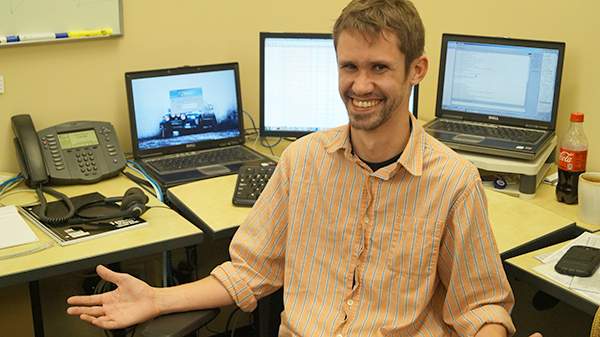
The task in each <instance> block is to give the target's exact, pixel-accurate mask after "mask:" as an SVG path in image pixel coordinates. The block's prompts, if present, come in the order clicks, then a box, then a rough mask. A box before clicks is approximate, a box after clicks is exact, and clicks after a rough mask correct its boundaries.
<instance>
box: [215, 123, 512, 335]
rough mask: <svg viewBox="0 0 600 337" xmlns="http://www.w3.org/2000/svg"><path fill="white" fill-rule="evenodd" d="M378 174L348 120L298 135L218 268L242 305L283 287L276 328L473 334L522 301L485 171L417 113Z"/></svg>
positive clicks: (502, 319)
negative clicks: (510, 277) (436, 135)
mask: <svg viewBox="0 0 600 337" xmlns="http://www.w3.org/2000/svg"><path fill="white" fill-rule="evenodd" d="M412 124H413V128H412V131H411V135H410V139H409V143H408V145H407V146H406V149H405V150H404V151H403V153H402V155H401V156H400V159H399V160H398V162H395V163H393V164H390V165H388V166H386V167H383V168H380V169H379V170H377V172H372V171H371V169H369V167H368V166H367V165H365V164H364V163H363V162H362V161H361V160H360V159H359V158H358V157H356V156H355V155H354V154H353V153H352V148H351V144H350V138H349V127H348V126H345V127H340V128H336V129H331V130H327V131H322V132H316V133H313V134H310V135H308V136H306V137H303V138H301V139H299V140H298V141H296V142H294V143H293V144H291V145H290V146H289V147H288V149H286V151H285V152H284V154H283V155H282V158H281V161H280V162H279V164H278V166H277V169H276V172H275V173H274V175H273V177H272V178H271V179H270V182H269V184H268V186H267V188H266V190H265V191H264V192H263V194H262V196H261V198H260V200H258V202H257V203H256V204H255V206H254V208H253V209H252V211H251V212H250V214H249V216H248V218H247V219H246V221H245V222H244V224H242V225H241V226H240V228H239V230H238V231H237V233H236V234H235V236H234V238H233V240H232V242H231V246H230V253H231V262H226V263H224V264H222V265H221V266H218V267H217V268H215V269H214V270H213V272H212V274H213V275H215V276H216V277H217V278H218V279H219V280H220V281H221V282H222V283H223V284H224V285H225V286H226V287H227V289H228V290H229V292H230V294H231V296H232V297H233V299H234V301H235V302H236V304H237V305H238V306H239V307H240V308H242V309H243V310H246V311H251V310H254V309H255V308H256V305H257V300H258V299H259V298H262V297H264V296H266V295H268V294H270V293H272V292H274V291H276V290H277V289H278V288H280V287H283V289H284V307H285V309H284V312H283V313H282V315H281V318H282V324H281V326H280V329H279V335H280V336H305V337H308V336H344V337H345V336H473V335H474V334H475V333H476V332H477V331H478V329H479V328H480V327H481V326H482V325H484V324H486V323H499V324H503V325H504V326H505V327H506V328H507V330H508V332H509V334H512V333H514V330H515V329H514V326H513V323H512V320H511V318H510V314H509V312H510V310H511V309H512V306H513V303H514V299H513V294H512V291H511V289H510V285H509V283H508V281H507V278H506V276H505V274H504V270H503V268H502V263H501V261H500V257H499V252H498V249H497V246H496V243H495V241H494V237H493V234H492V231H491V229H490V225H489V222H488V218H487V214H486V212H487V211H486V209H487V202H486V199H485V194H484V192H483V187H482V185H481V180H480V178H479V175H478V172H477V169H476V168H475V167H473V165H472V164H470V163H469V162H468V161H466V160H465V159H463V158H462V157H460V156H458V155H457V154H455V153H454V152H452V151H451V150H449V149H448V148H447V147H445V146H443V145H442V144H440V143H439V142H438V141H436V140H435V139H433V138H432V137H431V136H429V135H428V134H426V133H425V132H424V130H423V128H422V127H421V126H420V125H419V123H418V122H417V121H416V120H415V119H414V118H413V119H412Z"/></svg>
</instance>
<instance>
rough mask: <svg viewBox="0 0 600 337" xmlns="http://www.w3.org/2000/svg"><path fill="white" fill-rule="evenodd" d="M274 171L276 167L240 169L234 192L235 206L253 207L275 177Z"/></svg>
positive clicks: (245, 167)
mask: <svg viewBox="0 0 600 337" xmlns="http://www.w3.org/2000/svg"><path fill="white" fill-rule="evenodd" d="M273 171H275V166H258V165H257V166H242V167H240V171H239V173H238V179H237V182H236V184H235V190H234V192H233V200H232V201H233V204H234V205H236V206H247V207H252V206H253V205H254V202H255V201H256V200H257V199H258V197H259V196H260V194H261V193H262V191H263V189H264V188H265V186H266V185H267V182H268V181H269V178H271V176H272V175H273Z"/></svg>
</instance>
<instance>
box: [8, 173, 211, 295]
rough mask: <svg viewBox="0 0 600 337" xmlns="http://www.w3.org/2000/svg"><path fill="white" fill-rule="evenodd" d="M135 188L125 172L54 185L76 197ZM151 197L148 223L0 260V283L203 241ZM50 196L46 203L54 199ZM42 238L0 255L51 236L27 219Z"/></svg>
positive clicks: (22, 196) (18, 198) (25, 196)
mask: <svg viewBox="0 0 600 337" xmlns="http://www.w3.org/2000/svg"><path fill="white" fill-rule="evenodd" d="M134 186H137V185H136V184H135V183H134V182H132V181H131V180H129V179H128V178H126V177H125V176H123V175H119V176H117V177H115V178H112V179H109V180H105V181H103V182H99V183H97V184H93V185H76V186H61V187H56V189H57V190H60V191H61V192H62V193H65V194H67V195H68V196H77V195H81V194H86V193H89V192H90V191H98V192H100V193H102V194H103V195H105V196H106V197H115V196H122V195H123V194H124V193H125V191H126V190H127V189H128V188H130V187H134ZM146 194H148V195H149V196H150V201H149V202H148V205H149V206H155V207H153V208H151V209H149V210H148V211H147V212H146V213H144V215H143V216H142V217H143V218H144V219H145V220H146V221H147V222H148V226H144V227H141V228H135V229H132V230H129V231H125V232H121V233H115V234H112V235H108V236H105V237H100V238H96V239H93V240H89V241H84V242H79V243H76V244H73V245H70V246H64V247H61V246H60V245H58V244H54V246H53V247H51V248H48V249H44V250H42V251H39V252H36V253H33V254H29V255H25V256H20V257H15V258H10V259H6V260H0V287H5V286H10V285H14V284H19V283H25V282H30V281H35V280H39V279H43V278H46V277H51V276H55V275H61V274H65V273H69V272H73V271H77V270H81V269H86V268H92V267H95V266H96V265H98V264H109V263H114V262H119V261H123V260H126V259H131V258H137V257H141V256H146V255H151V254H155V253H160V252H163V251H167V250H171V249H176V248H180V247H185V246H190V245H195V244H198V243H201V242H202V241H203V233H202V231H201V230H199V229H198V228H197V227H196V226H194V225H193V224H191V223H190V222H189V221H187V220H186V219H184V218H183V217H182V216H180V215H179V214H178V213H176V212H175V211H173V210H172V209H170V208H168V207H167V206H165V205H164V204H163V203H161V202H160V201H159V200H158V199H156V198H154V197H152V196H151V195H150V194H149V193H146ZM34 198H36V196H35V193H33V192H32V193H31V194H29V193H19V194H16V195H11V196H7V197H6V198H4V199H3V200H2V201H3V202H4V203H7V204H11V203H12V204H17V203H22V202H25V201H29V200H32V199H34ZM52 199H53V198H52V197H50V196H48V201H52ZM26 222H27V223H28V224H29V225H30V227H31V228H32V229H33V231H34V233H35V234H36V235H37V237H38V239H39V240H40V241H39V242H37V243H31V244H27V245H21V246H17V247H11V248H6V249H2V250H0V255H6V254H13V253H17V252H22V251H25V250H28V249H32V248H34V247H37V246H40V245H42V244H44V243H46V242H48V241H52V239H51V238H50V237H48V236H47V235H46V234H44V233H43V232H42V231H41V230H40V229H38V228H37V227H36V226H35V225H33V224H31V223H29V222H28V221H26Z"/></svg>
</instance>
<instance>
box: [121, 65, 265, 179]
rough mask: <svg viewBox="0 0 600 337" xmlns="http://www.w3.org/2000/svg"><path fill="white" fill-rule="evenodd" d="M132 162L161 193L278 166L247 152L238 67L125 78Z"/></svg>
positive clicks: (186, 69)
mask: <svg viewBox="0 0 600 337" xmlns="http://www.w3.org/2000/svg"><path fill="white" fill-rule="evenodd" d="M125 84H126V89H127V102H128V107H129V121H130V127H131V141H132V148H133V156H134V159H135V161H136V162H137V163H139V164H140V166H142V167H143V168H144V169H145V170H146V172H148V173H150V175H151V176H152V177H153V178H155V179H156V180H157V181H158V183H159V184H160V185H161V186H163V187H171V186H175V185H179V184H182V183H187V182H191V181H195V180H200V179H204V178H210V177H215V176H221V175H226V174H235V173H238V170H239V168H240V167H241V166H242V165H244V164H263V163H268V164H275V163H274V162H273V161H272V160H270V159H269V158H268V157H266V156H264V155H262V154H260V153H258V152H256V151H254V150H252V149H250V148H248V147H246V146H244V142H245V133H244V123H243V110H242V95H241V93H240V78H239V67H238V64H237V63H227V64H215V65H205V66H193V67H191V66H190V67H188V66H186V67H179V68H171V69H158V70H148V71H136V72H128V73H126V74H125Z"/></svg>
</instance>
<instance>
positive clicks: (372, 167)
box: [359, 152, 402, 172]
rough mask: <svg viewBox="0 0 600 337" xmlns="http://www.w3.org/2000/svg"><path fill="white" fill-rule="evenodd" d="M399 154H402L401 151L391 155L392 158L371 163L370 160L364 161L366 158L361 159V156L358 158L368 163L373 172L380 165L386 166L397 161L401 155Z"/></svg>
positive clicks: (380, 166)
mask: <svg viewBox="0 0 600 337" xmlns="http://www.w3.org/2000/svg"><path fill="white" fill-rule="evenodd" d="M401 155H402V152H400V153H399V154H398V155H396V156H394V157H392V158H390V159H388V160H385V161H382V162H379V163H371V162H368V161H366V160H364V159H362V158H360V157H359V158H360V160H362V161H363V162H364V163H365V164H367V165H369V167H370V168H371V170H373V172H376V171H377V170H379V169H380V168H382V167H384V166H388V165H389V164H391V163H394V162H396V161H398V159H399V158H400V156H401Z"/></svg>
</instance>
